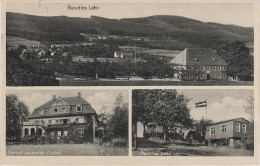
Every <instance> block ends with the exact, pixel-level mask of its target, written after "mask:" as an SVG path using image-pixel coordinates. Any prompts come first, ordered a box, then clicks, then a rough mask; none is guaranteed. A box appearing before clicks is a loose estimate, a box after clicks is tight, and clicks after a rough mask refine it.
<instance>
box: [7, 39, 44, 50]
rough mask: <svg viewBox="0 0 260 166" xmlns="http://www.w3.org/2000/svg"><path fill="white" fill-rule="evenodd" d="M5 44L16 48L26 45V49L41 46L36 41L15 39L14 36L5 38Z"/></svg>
mask: <svg viewBox="0 0 260 166" xmlns="http://www.w3.org/2000/svg"><path fill="white" fill-rule="evenodd" d="M6 43H8V44H9V45H11V46H14V47H18V46H19V45H26V46H27V47H31V46H33V45H34V46H35V47H36V46H40V45H41V44H40V43H39V42H38V41H35V40H27V39H24V38H21V37H15V36H6Z"/></svg>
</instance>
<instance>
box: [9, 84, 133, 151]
mask: <svg viewBox="0 0 260 166" xmlns="http://www.w3.org/2000/svg"><path fill="white" fill-rule="evenodd" d="M128 145H129V143H128V90H115V89H112V90H106V89H102V90H85V89H78V90H76V89H75V90H35V89H34V90H7V94H6V155H7V156H127V155H128Z"/></svg>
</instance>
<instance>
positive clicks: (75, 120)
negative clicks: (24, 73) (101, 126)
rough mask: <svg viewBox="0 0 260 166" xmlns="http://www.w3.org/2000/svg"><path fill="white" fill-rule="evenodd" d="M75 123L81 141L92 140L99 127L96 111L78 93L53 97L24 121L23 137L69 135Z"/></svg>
mask: <svg viewBox="0 0 260 166" xmlns="http://www.w3.org/2000/svg"><path fill="white" fill-rule="evenodd" d="M72 124H75V126H76V128H77V131H78V135H77V136H78V139H79V140H81V141H80V142H92V141H93V140H94V138H95V135H96V134H95V133H96V131H97V129H98V118H97V114H96V111H95V110H94V109H93V108H92V107H91V105H90V104H89V103H88V102H87V101H86V100H84V99H83V98H82V97H81V93H80V92H79V93H78V96H76V97H68V98H62V97H58V98H56V96H55V95H53V98H52V99H51V100H50V101H48V102H47V103H45V104H43V105H41V106H39V107H38V108H36V109H35V110H34V111H33V112H32V114H31V115H29V116H28V121H26V122H24V123H23V127H22V137H24V136H26V135H34V134H36V133H37V134H40V135H44V136H50V137H54V138H57V139H60V138H62V137H67V136H68V134H69V129H70V128H71V126H72Z"/></svg>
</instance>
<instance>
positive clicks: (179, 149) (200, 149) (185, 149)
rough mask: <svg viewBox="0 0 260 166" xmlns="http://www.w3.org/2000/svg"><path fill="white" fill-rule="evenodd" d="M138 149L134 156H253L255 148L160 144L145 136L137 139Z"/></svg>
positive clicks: (134, 151)
mask: <svg viewBox="0 0 260 166" xmlns="http://www.w3.org/2000/svg"><path fill="white" fill-rule="evenodd" d="M137 145H138V150H133V155H134V156H253V155H254V151H253V150H246V149H235V148H231V147H224V146H222V147H208V146H202V145H199V146H194V145H193V146H192V145H177V144H173V143H172V144H160V143H155V142H152V141H149V140H147V139H145V138H141V139H140V138H139V139H138V140H137Z"/></svg>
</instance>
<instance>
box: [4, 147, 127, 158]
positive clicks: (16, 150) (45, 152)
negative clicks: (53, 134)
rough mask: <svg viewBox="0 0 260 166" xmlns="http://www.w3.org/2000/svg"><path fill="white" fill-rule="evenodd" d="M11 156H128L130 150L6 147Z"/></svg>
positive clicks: (111, 148) (7, 153)
mask: <svg viewBox="0 0 260 166" xmlns="http://www.w3.org/2000/svg"><path fill="white" fill-rule="evenodd" d="M6 155H10V156H127V155H128V148H113V147H105V146H101V145H97V144H53V145H23V144H21V145H6Z"/></svg>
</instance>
